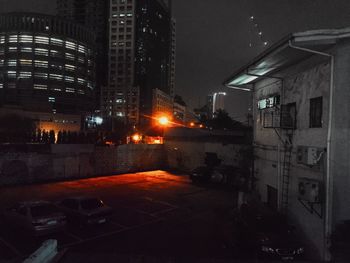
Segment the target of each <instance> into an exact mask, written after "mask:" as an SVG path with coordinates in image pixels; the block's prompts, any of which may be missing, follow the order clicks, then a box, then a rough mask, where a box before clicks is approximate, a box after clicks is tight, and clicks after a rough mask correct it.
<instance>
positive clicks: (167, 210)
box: [152, 207, 178, 217]
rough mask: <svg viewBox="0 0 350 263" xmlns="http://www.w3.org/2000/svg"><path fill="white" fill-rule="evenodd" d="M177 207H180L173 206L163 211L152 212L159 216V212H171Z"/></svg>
mask: <svg viewBox="0 0 350 263" xmlns="http://www.w3.org/2000/svg"><path fill="white" fill-rule="evenodd" d="M177 209H178V208H177V207H172V208H169V209H165V210H162V211H158V212H154V213H152V215H153V216H154V217H158V215H159V214H163V213H167V212H171V211H174V210H177Z"/></svg>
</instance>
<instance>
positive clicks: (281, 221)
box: [237, 209, 304, 260]
mask: <svg viewBox="0 0 350 263" xmlns="http://www.w3.org/2000/svg"><path fill="white" fill-rule="evenodd" d="M241 210H243V209H241ZM237 223H238V226H237V229H238V233H237V237H238V245H239V246H242V247H244V248H245V249H248V250H247V251H250V252H252V253H253V252H254V253H255V254H256V255H257V256H258V257H260V258H270V259H273V258H274V259H282V260H293V259H296V258H301V257H302V256H303V255H304V246H303V244H302V243H301V242H300V241H299V239H298V238H297V236H296V235H295V228H294V227H293V226H291V225H289V224H288V223H287V220H286V217H285V216H283V215H281V214H278V213H254V212H250V211H249V212H243V211H241V215H240V218H239V219H238V221H237Z"/></svg>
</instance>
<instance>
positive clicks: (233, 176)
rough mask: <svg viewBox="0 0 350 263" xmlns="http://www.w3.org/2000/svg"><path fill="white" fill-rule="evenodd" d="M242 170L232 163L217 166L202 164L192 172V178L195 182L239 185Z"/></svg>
mask: <svg viewBox="0 0 350 263" xmlns="http://www.w3.org/2000/svg"><path fill="white" fill-rule="evenodd" d="M240 175H241V173H240V171H239V169H238V168H237V167H234V166H231V165H220V166H217V167H208V166H200V167H197V168H195V169H194V170H193V171H192V172H191V173H190V179H191V180H192V182H194V183H214V184H222V185H227V186H233V187H234V186H238V185H239V183H240V182H239V180H240Z"/></svg>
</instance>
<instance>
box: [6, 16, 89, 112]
mask: <svg viewBox="0 0 350 263" xmlns="http://www.w3.org/2000/svg"><path fill="white" fill-rule="evenodd" d="M94 40H95V35H94V34H93V33H92V32H91V31H89V30H87V29H86V28H85V27H82V26H79V25H76V24H74V23H72V22H70V21H68V20H65V19H61V18H58V17H54V16H49V15H40V14H32V13H9V14H1V15H0V107H5V106H6V105H10V106H11V107H17V108H20V109H22V110H24V111H33V112H45V113H54V114H76V115H85V114H87V113H89V112H91V111H92V110H93V98H94V89H95V56H94V54H95V49H94Z"/></svg>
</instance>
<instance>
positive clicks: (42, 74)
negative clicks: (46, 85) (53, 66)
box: [34, 72, 48, 79]
mask: <svg viewBox="0 0 350 263" xmlns="http://www.w3.org/2000/svg"><path fill="white" fill-rule="evenodd" d="M47 76H48V74H47V73H41V72H36V73H34V77H35V78H39V79H47Z"/></svg>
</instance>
